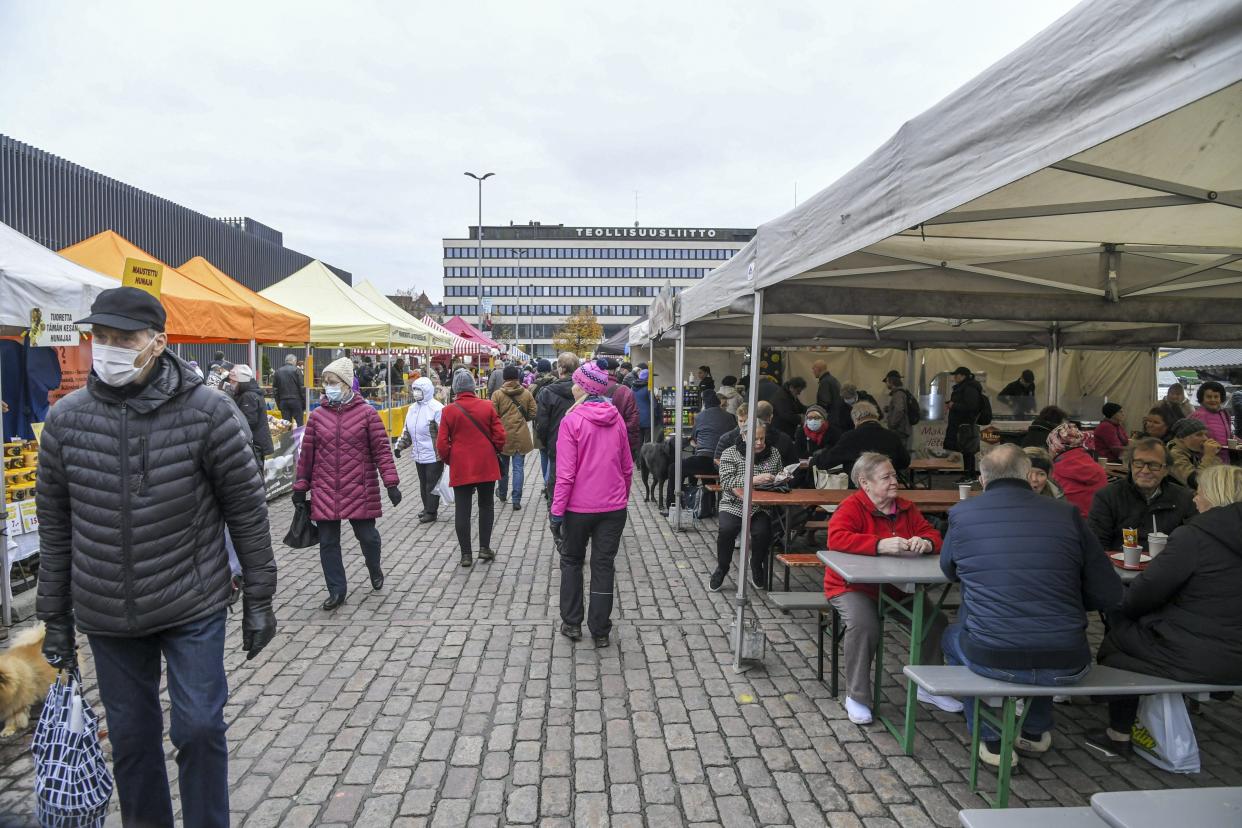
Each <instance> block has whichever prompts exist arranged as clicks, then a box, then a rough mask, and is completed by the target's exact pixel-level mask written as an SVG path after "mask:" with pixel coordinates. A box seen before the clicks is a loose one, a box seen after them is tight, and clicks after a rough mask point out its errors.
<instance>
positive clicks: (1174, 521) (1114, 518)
mask: <svg viewBox="0 0 1242 828" xmlns="http://www.w3.org/2000/svg"><path fill="white" fill-rule="evenodd" d="M1196 514H1198V510H1197V509H1195V496H1194V492H1192V491H1191V490H1190V489H1187V488H1186V487H1185V486H1183V485H1181V484H1180V483H1178V482H1177V481H1176V480H1174V479H1173V478H1172V477H1166V478H1165V479H1164V481H1163V482H1162V483H1161V484H1160V491H1159V493H1158V494H1157V495H1156V496H1155V498H1154V499H1152V500H1151V501H1150V502H1149V501H1148V500H1147V498H1145V497H1144V496H1143V494H1142V492H1140V491H1139V490H1138V487H1137V486H1135V485H1134V481H1133V479H1132V478H1130V477H1124V478H1117V479H1116V480H1113V481H1112V482H1111V483H1109V484H1108V485H1107V486H1105V487H1104V488H1102V489H1100V490H1099V491H1098V492H1096V493H1095V498H1094V499H1092V501H1091V513H1090V514H1089V515H1088V516H1087V523H1088V525H1090V526H1091V531H1092V532H1093V533H1094V534H1095V536H1096V538H1098V539H1099V541H1100V546H1102V547H1104V548H1105V549H1106V550H1108V551H1110V552H1111V551H1116V550H1118V549H1120V548H1121V530H1122V529H1138V532H1139V543H1140V544H1142V545H1143V546H1146V545H1147V536H1148V535H1150V534H1151V520H1152V517H1153V516H1155V518H1156V525H1157V526H1158V527H1160V531H1161V532H1163V533H1164V534H1166V535H1171V534H1173V530H1174V529H1176V528H1177V527H1179V526H1181V525H1182V524H1183V523H1185V522H1186V521H1187V520H1189V519H1190V518H1192V517H1194V516H1195V515H1196Z"/></svg>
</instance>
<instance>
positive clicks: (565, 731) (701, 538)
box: [0, 456, 1242, 828]
mask: <svg viewBox="0 0 1242 828" xmlns="http://www.w3.org/2000/svg"><path fill="white" fill-rule="evenodd" d="M528 467H531V468H537V467H538V466H537V459H536V458H535V457H533V456H532V458H531V461H530V462H529V463H528ZM399 468H400V471H401V474H402V479H403V480H404V481H405V491H406V492H407V495H406V500H405V501H404V503H403V504H402V507H401V508H400V509H399V510H397V511H396V512H395V513H390V514H388V515H386V516H385V517H384V519H382V520H381V521H380V528H381V531H382V534H383V539H384V556H385V570H386V572H387V584H386V586H385V588H384V591H383V592H382V593H372V592H371V591H370V588H369V584H367V582H366V574H365V569H364V568H363V565H362V559H361V555H360V553H359V551H358V547H357V543H356V542H354V541H353V540H352V538H349V539H348V542H347V545H346V558H347V561H348V566H347V568H348V571H349V578H350V583H351V585H352V588H353V590H354V591H353V592H352V593H351V594H350V596H349V601H348V603H347V604H346V605H345V606H344V607H342V608H341V609H340V610H338V611H336V612H335V613H332V614H329V613H325V612H323V611H321V610H320V609H319V603H320V602H321V601H322V599H323V598H324V587H323V582H322V576H321V574H320V569H319V562H318V556H317V553H316V550H313V549H311V550H290V549H287V548H285V547H284V546H280V545H278V546H277V557H278V561H279V566H280V588H279V594H278V598H277V613H278V617H279V619H280V624H281V627H280V632H279V634H278V635H277V637H276V639H275V640H274V641H273V642H272V644H271V645H270V646H269V647H268V649H267V651H266V652H265V653H264V654H263V656H261V657H260V658H258V659H256V660H255V661H252V662H246V661H245V660H244V659H243V657H242V654H241V652H240V649H239V648H240V631H239V619H238V618H237V617H233V618H231V619H230V622H229V628H230V633H229V640H228V644H227V652H228V654H229V655H228V657H227V668H228V673H229V682H230V687H231V690H232V695H231V698H230V701H229V705H228V708H227V711H226V718H227V720H228V722H229V723H230V726H229V745H230V752H231V756H230V765H229V772H230V778H231V780H232V794H231V800H230V804H231V808H232V810H233V824H234V825H238V826H277V825H279V826H305V825H365V826H372V825H373V826H388V825H396V826H422V825H432V826H460V825H472V826H473V825H478V826H488V825H525V824H536V823H537V824H540V825H548V826H561V825H564V826H570V825H573V826H604V825H612V826H616V827H617V828H621V826H640V825H644V824H645V825H651V826H659V828H671V827H672V826H678V825H695V826H707V825H723V826H731V827H732V826H751V825H794V826H822V825H831V826H859V825H865V826H871V827H872V828H880V826H907V827H908V826H922V825H939V826H953V825H957V811H958V809H960V808H963V807H981V806H983V804H984V803H983V802H982V800H981V799H979V798H978V797H977V796H976V795H974V794H972V793H971V792H970V790H969V786H968V784H967V774H968V756H967V751H966V748H965V746H964V745H965V728H964V725H963V721H962V719H961V717H960V716H952V715H948V714H945V713H942V712H940V711H932V710H930V709H927V708H925V707H924V708H921V709H920V711H919V726H918V739H917V743H916V746H915V753H914V755H913V756H910V757H907V756H905V755H903V754H902V752H901V751H900V749H899V748H898V746H897V744H896V742H895V741H894V740H893V739H892V738H891V737H890V736H889V734H888V733H887V732H886V731H885V730H884V729H883V727H882V726H881V725H875V726H871V727H862V728H860V727H857V726H855V725H852V724H850V723H849V721H848V720H847V719H846V717H845V713H844V711H843V709H842V707H841V705H840V703H838V702H837V701H836V700H834V699H832V698H831V697H830V695H829V692H828V689H827V687H826V686H825V685H822V684H820V683H819V682H818V681H817V680H816V678H815V622H814V618H813V616H811V614H810V613H795V614H793V615H790V616H785V615H781V614H780V613H779V612H775V611H773V610H771V609H770V608H768V607H767V606H766V605H765V604H764V603H763V601H762V599H760V600H759V601H758V603H757V614H758V616H759V618H760V619H761V622H762V624H763V627H764V630H765V632H766V635H767V641H768V647H767V656H766V659H765V661H764V663H763V665H762V666H761V667H758V668H755V669H752V670H751V671H749V672H747V673H744V674H741V675H739V674H735V673H734V671H733V669H732V663H731V656H730V653H729V638H728V625H729V620H730V607H731V604H732V597H731V594H730V593H729V592H727V591H726V592H723V593H719V594H713V593H710V592H708V591H707V589H706V586H705V579H706V575H707V573H708V572H709V571H710V569H711V567H712V566H713V563H714V523H713V522H711V521H708V522H707V523H706V524H705V525H704V526H701V527H698V528H695V529H692V530H690V531H687V532H674V531H673V530H672V529H671V528H670V527H669V525H668V523H667V521H665V520H664V519H661V518H660V517H659V516H658V515H657V514H656V512H655V510H654V508H653V504H645V503H642V502H641V501H640V500H638V499H635V500H634V501H632V503H631V508H630V520H629V523H628V525H627V526H626V530H625V536H624V541H623V545H622V551H621V554H620V556H619V558H618V561H617V565H618V573H617V595H618V600H617V606H616V609H615V611H614V619H615V621H616V625H615V628H614V635H613V639H614V645H613V646H612V647H611V648H609V649H604V650H595V649H594V648H593V647H592V646H591V645H590V642H589V640H588V641H586V642H581V643H578V644H576V645H575V644H573V643H571V642H570V641H568V640H566V639H565V638H563V637H561V636H560V635H558V634H557V631H556V626H555V624H556V621H557V589H558V582H559V574H558V571H557V569H556V562H555V559H554V555H553V552H552V543H551V538H550V536H549V534H548V532H547V529H546V526H545V519H544V514H545V513H544V510H543V506H542V499H541V497H539V495H538V489H537V484H536V483H535V482H534V480H533V479H534V478H537V477H538V475H537V474H528V481H530V483H529V484H528V490H527V495H526V504H525V508H523V510H522V511H520V512H515V511H512V510H511V509H510V508H509V507H508V506H507V505H503V506H502V505H501V504H498V506H499V507H501V508H498V510H497V520H496V536H497V540H496V542H495V544H494V545H495V548H496V550H497V553H498V556H497V559H496V561H495V562H494V563H491V564H482V565H480V564H477V563H476V565H475V567H474V568H473V569H470V570H462V569H460V568H459V567H458V565H457V545H456V540H455V537H454V534H453V528H452V523H451V521H450V520H445V519H443V518H442V519H441V521H439V522H437V523H434V524H430V525H425V526H420V525H419V524H418V523H417V519H416V517H415V514H416V513H417V511H418V510H419V508H420V505H419V504H418V497H417V492H416V491H415V489H416V487H415V485H414V481H415V480H416V477H415V474H414V469H413V466H412V465H411V464H410V463H409V462H408V460H406V459H403V460H401V461H399ZM271 513H272V525H273V527H275V531H274V534H275V535H277V536H278V537H282V536H283V534H284V530H285V528H286V527H287V525H288V522H289V519H290V516H291V510H290V507H289V505H288V502H287V500H284V499H282V500H281V501H280V502H277V503H274V504H272V509H271ZM441 514H442V515H444V514H445V510H443V509H442V510H441ZM345 534H346V536H348V535H349V533H348V532H346V533H345ZM778 577H779V574H778ZM795 580H796V581H797V585H796V586H795V587H794V588H795V589H798V588H801V589H818V588H819V580H818V578H817V577H811V575H809V574H806V575H804V574H802V573H796V575H795ZM728 584H729V586H730V587H732V580H731V579H730V581H729V582H728ZM1096 626H1098V624H1097V625H1096ZM1094 632H1095V633H1096V636H1097V638H1098V633H1099V631H1098V629H1096V630H1094ZM889 652H890V653H896V652H898V644H897V640H896V639H894V640H893V642H892V645H891V648H890V650H889ZM896 662H897V659H896V658H895V657H894V658H892V659H891V660H890V663H889V664H888V665H887V666H888V668H889V671H890V676H891V674H893V673H896V672H898V671H899V665H898V664H897V663H896ZM85 672H86V676H87V678H86V681H87V685H88V696H90V695H93V692H94V690H93V687H92V686H91V683H92V678H91V667H90V662H89V658H88V659H87V660H86V664H85ZM887 689H888V695H889V699H890V702H891V701H892V700H894V699H895V698H896V692H897V691H896V684H895V681H894V680H893V679H891V678H890V681H889V683H888V688H887ZM97 708H98V706H97ZM1104 715H1105V714H1104V708H1103V706H1100V705H1093V706H1084V707H1080V706H1066V705H1059V706H1058V733H1057V735H1056V738H1055V742H1054V748H1053V749H1052V751H1051V752H1050V753H1048V754H1047V755H1045V756H1044V757H1043V758H1042V759H1041V760H1032V761H1024V762H1023V764H1022V768H1021V772H1020V773H1019V775H1017V776H1016V777H1015V781H1014V785H1013V800H1012V801H1013V804H1014V805H1016V806H1022V805H1032V806H1034V805H1083V804H1085V803H1086V801H1087V799H1088V798H1089V797H1090V795H1091V794H1093V793H1095V792H1097V791H1102V790H1119V789H1125V788H1130V787H1134V788H1162V787H1180V786H1194V785H1238V784H1242V761H1239V760H1240V759H1242V755H1240V753H1239V745H1242V709H1240V707H1239V704H1238V703H1237V702H1229V703H1215V704H1211V705H1206V706H1205V707H1204V712H1203V713H1202V715H1199V716H1197V717H1196V729H1197V732H1198V736H1199V740H1200V747H1201V750H1202V752H1203V767H1204V770H1203V773H1201V774H1198V775H1196V776H1186V777H1181V776H1173V775H1169V774H1164V773H1161V772H1158V771H1156V770H1155V769H1154V768H1152V767H1151V766H1150V765H1148V764H1146V763H1145V762H1143V761H1142V760H1139V759H1136V758H1130V759H1128V760H1126V761H1123V762H1121V763H1114V764H1102V763H1100V762H1098V761H1096V760H1095V759H1093V758H1092V757H1091V756H1089V755H1088V754H1087V753H1086V752H1085V751H1084V749H1083V748H1082V745H1081V740H1080V737H1081V734H1082V732H1083V731H1084V729H1089V728H1092V727H1098V726H1099V725H1100V724H1101V723H1102V722H1103V721H1104ZM29 741H30V735H29V733H27V734H25V735H23V736H21V737H17V738H14V739H8V740H5V741H4V742H3V743H0V814H3V815H5V817H6V818H7V821H8V823H11V824H23V821H27V822H28V821H29V815H30V811H31V807H32V792H31V788H32V767H31V760H30V758H29V753H28V747H29ZM169 760H170V761H169V768H170V774H171V775H172V776H173V778H174V779H175V774H176V766H175V764H173V763H172V756H171V749H170V755H169ZM981 777H982V781H983V784H984V785H985V786H991V785H993V784H994V781H995V780H994V777H993V776H992V775H990V774H988V773H986V772H984V773H982V775H981ZM175 795H176V792H175V785H174V796H175ZM0 822H4V820H0ZM119 823H120V820H119V816H118V815H117V814H114V815H113V817H112V819H111V820H110V821H109V825H119Z"/></svg>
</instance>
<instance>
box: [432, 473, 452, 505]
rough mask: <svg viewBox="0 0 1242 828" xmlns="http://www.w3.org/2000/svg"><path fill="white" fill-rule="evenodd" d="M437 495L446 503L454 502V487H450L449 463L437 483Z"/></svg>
mask: <svg viewBox="0 0 1242 828" xmlns="http://www.w3.org/2000/svg"><path fill="white" fill-rule="evenodd" d="M436 494H437V495H439V496H440V500H442V501H444V502H445V503H452V502H453V487H452V486H450V485H449V467H448V463H445V464H444V470H443V471H442V472H440V479H439V480H437V481H436Z"/></svg>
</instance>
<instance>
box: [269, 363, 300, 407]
mask: <svg viewBox="0 0 1242 828" xmlns="http://www.w3.org/2000/svg"><path fill="white" fill-rule="evenodd" d="M272 396H274V397H275V398H276V402H278V403H279V402H280V401H282V400H299V401H301V402H305V401H306V383H305V382H304V381H303V379H302V372H301V371H299V370H298V367H297V366H296V365H282V366H280V367H279V368H277V369H276V373H275V374H273V375H272Z"/></svg>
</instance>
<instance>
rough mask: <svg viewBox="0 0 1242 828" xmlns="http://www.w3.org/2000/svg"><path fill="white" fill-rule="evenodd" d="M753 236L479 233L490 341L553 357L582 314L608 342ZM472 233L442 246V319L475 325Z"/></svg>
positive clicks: (687, 230) (662, 231)
mask: <svg viewBox="0 0 1242 828" xmlns="http://www.w3.org/2000/svg"><path fill="white" fill-rule="evenodd" d="M754 235H755V231H754V230H743V229H735V228H719V227H715V228H706V227H587V226H573V227H568V226H566V225H563V224H540V223H538V222H530V223H528V224H517V225H514V224H511V225H509V226H491V227H489V226H486V225H484V227H483V241H482V246H481V248H482V254H483V255H482V259H483V306H484V310H485V311H486V310H487V309H488V308H489V307H490V314H488V316H489V318H490V322H491V324H492V333H491V335H492V337H493V338H496V339H501V340H503V341H505V342H514V343H517V344H518V345H520V346H521V347H522V348H523V349H525V350H528V351H530V350H531V348H533V353H534V355H536V356H548V357H550V356H552V355H553V348H552V335H553V333H554V332H555V331H556V330H557V329H558V328H560V327H561V326H562V325H563V324H564V323H565V319H566V317H568V316H570V315H571V314H573V313H575V312H576V311H578V310H579V309H581V308H583V307H586V308H589V309H590V310H591V311H592V312H594V314H595V316H596V318H597V319H598V320H599V323H600V325H601V326H603V329H604V338H607V337H609V336H611V335H613V334H614V333H616V332H617V331H619V330H620V329H621V328H623V327H626V326H628V325H630V324H631V323H633V322H634V320H635V319H638V318H640V317H642V316H644V315H645V314H646V311H647V306H648V305H650V304H651V302H652V300H653V299H655V297H656V294H657V293H659V291H660V288H662V287H663V286H665V285H672V286H673V288H674V290H680V289H681V288H684V287H687V286H689V285H692V284H694V283H695V282H696V281H698V280H699V279H702V278H703V277H704V276H705V275H707V274H708V273H709V272H711V270H712V269H713V268H716V267H718V266H719V265H720V264H721V263H723V262H724V261H725V260H726V259H728V258H729V257H730V256H732V255H733V254H734V253H736V252H737V251H738V250H740V249H741V247H742V245H744V244H745V243H746V242H747V241H749V240H750V239H751V238H752V237H753V236H754ZM478 239H479V236H478V228H477V227H471V228H470V230H469V234H468V235H467V236H466V237H465V238H454V239H444V242H443V243H444V312H445V314H446V315H448V316H453V315H458V316H462V317H463V318H465V319H467V320H468V321H470V322H471V323H472V324H477V323H478V318H479V299H478V294H479V286H478V276H479V274H478V266H479V253H480V244H479V240H478Z"/></svg>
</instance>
